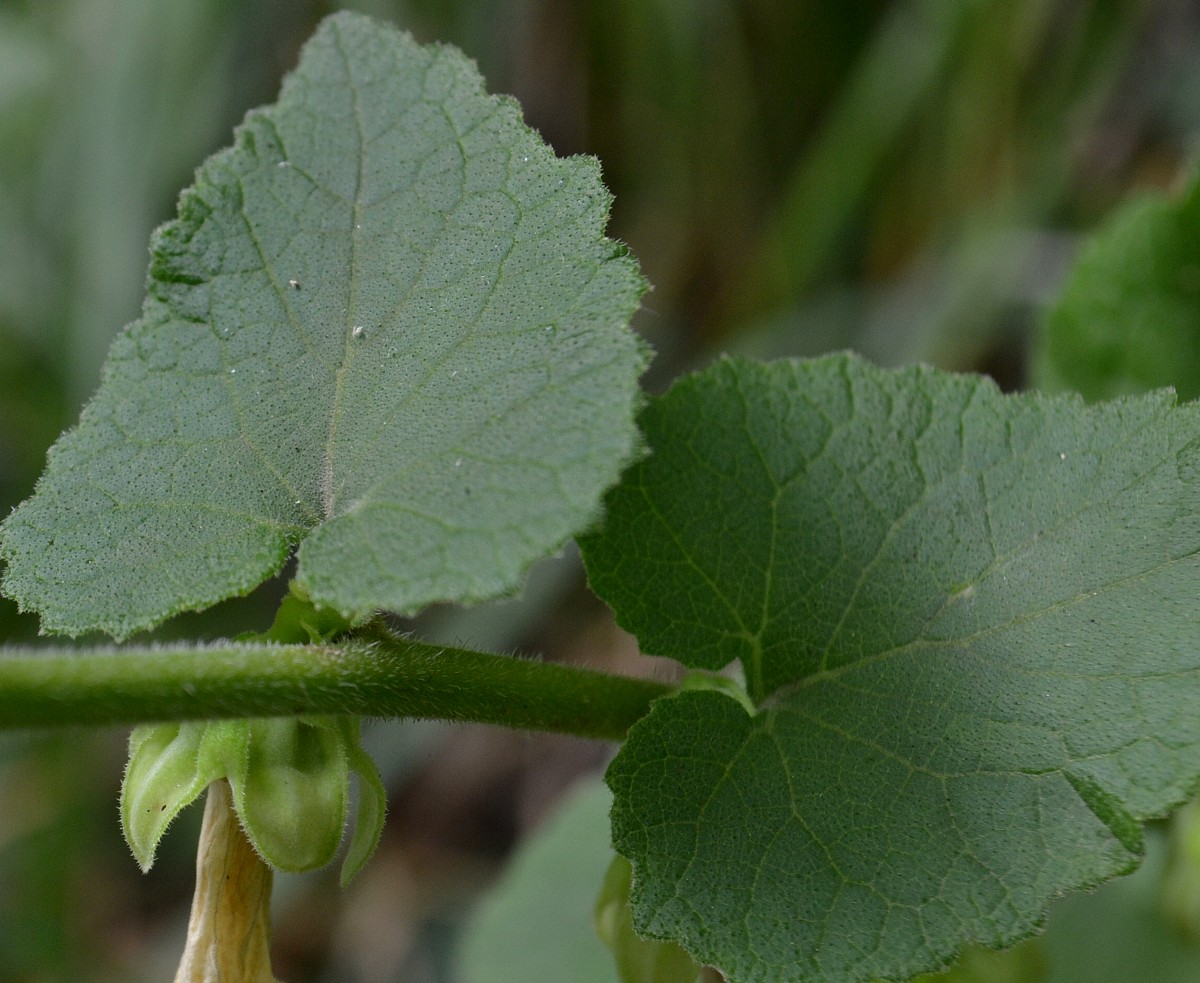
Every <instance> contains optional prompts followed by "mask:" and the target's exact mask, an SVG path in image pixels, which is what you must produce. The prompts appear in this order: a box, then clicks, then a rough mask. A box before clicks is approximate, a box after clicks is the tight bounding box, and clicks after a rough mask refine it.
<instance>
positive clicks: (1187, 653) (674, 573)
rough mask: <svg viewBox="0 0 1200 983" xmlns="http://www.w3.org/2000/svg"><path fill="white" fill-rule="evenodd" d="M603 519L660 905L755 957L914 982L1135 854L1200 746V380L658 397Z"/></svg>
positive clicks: (897, 376) (730, 956)
mask: <svg viewBox="0 0 1200 983" xmlns="http://www.w3.org/2000/svg"><path fill="white" fill-rule="evenodd" d="M643 425H644V428H645V432H646V437H647V440H648V442H649V444H650V446H651V450H652V453H651V454H650V456H649V457H647V458H646V459H645V460H643V461H642V462H639V463H638V464H637V465H636V466H635V467H633V468H632V469H631V470H630V471H629V472H628V473H627V475H626V478H625V479H624V480H623V482H622V483H621V485H619V486H618V487H617V488H616V489H614V490H613V491H612V492H611V493H610V495H609V497H608V517H607V520H606V523H605V526H604V527H603V529H601V530H600V531H599V532H597V533H595V534H594V535H592V536H590V537H587V538H585V540H584V541H583V544H582V545H583V548H584V555H585V558H586V560H587V563H588V569H589V574H590V577H591V580H592V584H593V586H594V587H595V588H596V589H597V590H598V591H599V592H600V593H601V595H602V596H604V597H605V598H606V599H607V600H608V601H609V603H610V604H612V606H613V607H614V609H615V610H616V612H617V616H618V619H619V620H620V621H621V623H622V624H623V625H625V627H627V628H628V629H629V630H631V631H632V632H634V633H635V634H636V635H637V636H638V638H639V640H640V642H641V644H642V647H643V648H644V649H645V650H646V651H648V652H652V653H654V654H659V655H667V656H672V657H674V658H676V659H679V660H681V661H683V662H684V663H686V664H688V665H691V666H695V667H701V668H709V669H717V668H720V667H722V666H724V665H725V664H726V663H727V662H729V661H730V660H733V659H738V660H740V661H741V663H742V665H743V667H744V669H745V673H746V678H747V681H748V687H749V689H750V692H751V693H752V695H754V697H755V701H756V703H757V704H758V710H757V712H756V713H754V714H753V715H751V714H748V713H747V712H746V709H745V708H744V707H743V706H741V705H740V704H739V703H738V702H737V701H736V700H733V699H730V698H729V697H728V696H726V695H724V694H722V693H720V692H716V691H703V690H688V691H685V692H683V693H681V694H680V695H679V696H676V697H674V698H671V699H667V700H661V701H659V702H658V703H657V704H655V707H654V709H653V710H652V711H651V713H650V714H649V716H648V717H647V718H645V719H644V720H643V721H641V722H640V723H639V724H637V725H636V726H635V727H634V728H633V730H632V731H631V733H630V737H629V740H628V742H627V743H626V745H625V747H624V748H623V749H622V751H621V753H620V755H618V757H617V759H616V760H615V762H614V763H613V765H612V767H611V769H610V772H609V776H608V779H609V782H610V784H611V786H612V788H613V791H614V793H615V797H616V798H615V806H614V812H613V824H614V826H613V829H614V841H615V843H616V846H617V848H618V849H619V850H620V851H621V852H622V853H624V854H625V855H626V856H628V857H629V858H630V859H631V860H632V862H633V864H634V871H635V878H634V897H633V903H634V906H635V911H636V917H637V924H638V927H639V928H640V929H641V930H642V931H643V932H645V933H647V934H649V935H651V936H656V937H662V936H666V937H672V938H676V939H678V940H680V941H681V942H682V944H683V945H684V946H685V948H687V949H689V951H691V952H692V954H693V955H694V956H695V957H696V958H697V959H698V960H699V961H701V962H705V963H709V964H713V965H716V966H717V967H719V968H720V969H722V970H723V971H724V972H726V974H727V975H728V976H729V978H730V979H731V980H732V981H734V983H746V981H752V980H753V981H763V980H769V981H783V980H788V981H795V980H813V981H817V980H828V979H837V980H845V981H853V980H870V979H873V978H876V977H882V978H886V979H907V978H909V977H911V976H913V975H915V974H917V973H920V972H927V971H931V970H935V969H937V968H939V967H941V966H944V965H945V963H946V962H947V961H948V959H949V958H950V957H951V956H953V954H954V953H955V951H957V950H958V949H959V948H960V947H961V946H962V945H963V944H964V943H966V942H969V941H979V942H983V943H986V944H991V945H999V944H1005V943H1008V942H1011V941H1013V940H1014V939H1016V938H1019V937H1021V936H1022V935H1026V934H1028V933H1029V932H1031V931H1032V930H1033V929H1034V928H1035V927H1036V925H1037V924H1038V922H1039V921H1040V919H1041V917H1042V913H1043V912H1044V910H1045V905H1046V903H1047V902H1048V900H1049V899H1051V898H1053V897H1054V896H1055V895H1057V894H1060V893H1062V892H1063V891H1066V890H1069V889H1072V888H1076V887H1079V886H1081V885H1086V884H1094V883H1096V882H1098V881H1100V880H1102V879H1104V878H1106V877H1109V876H1112V875H1113V874H1116V873H1119V872H1121V871H1125V870H1128V869H1129V868H1130V867H1131V866H1132V865H1134V864H1135V863H1136V859H1137V856H1138V853H1139V851H1140V827H1139V825H1138V821H1139V820H1141V819H1144V818H1146V817H1148V816H1151V815H1155V814H1158V813H1161V812H1162V811H1163V810H1165V809H1166V808H1168V807H1170V806H1171V805H1173V804H1175V803H1178V802H1179V801H1181V800H1182V799H1183V798H1184V797H1185V796H1186V794H1187V792H1188V790H1189V789H1190V788H1191V787H1193V785H1194V783H1195V780H1196V777H1197V774H1198V773H1200V715H1198V714H1197V713H1196V712H1195V707H1196V706H1197V705H1198V701H1200V619H1197V618H1196V617H1195V597H1196V593H1197V590H1196V589H1197V586H1200V561H1198V559H1197V551H1198V550H1200V482H1197V474H1198V469H1197V465H1198V464H1200V409H1198V408H1197V407H1195V406H1192V405H1189V406H1182V407H1176V406H1174V400H1173V397H1172V396H1171V394H1169V393H1158V394H1154V395H1151V396H1147V397H1143V398H1140V399H1134V400H1124V401H1120V402H1116V403H1110V404H1105V405H1101V406H1097V407H1093V408H1087V407H1085V406H1084V404H1083V403H1082V401H1081V400H1079V399H1078V398H1077V397H1045V396H1038V395H1026V396H1020V397H1010V396H1004V395H1002V394H1001V393H1000V392H999V391H998V390H997V389H996V387H995V386H994V385H993V384H992V383H990V382H989V381H987V380H984V379H979V378H970V377H965V376H953V375H947V374H943V373H939V372H936V371H933V370H929V369H910V370H905V371H901V372H886V371H883V370H880V369H876V368H874V367H872V366H870V365H867V364H866V363H864V362H862V361H860V360H858V359H856V358H853V357H848V356H835V357H829V358H824V359H819V360H815V361H811V362H783V363H777V364H772V365H766V366H763V365H756V364H752V363H746V362H730V361H726V362H721V363H718V364H717V365H716V366H714V367H713V368H712V369H710V370H708V371H706V372H704V373H701V374H699V375H697V376H694V377H691V378H689V379H686V380H684V381H683V382H681V383H678V384H677V385H676V386H675V387H674V388H673V389H672V390H671V391H670V392H669V393H668V394H667V395H666V396H664V397H662V398H660V399H659V400H657V401H655V403H653V404H652V405H651V406H650V407H648V408H647V410H646V412H645V413H644V414H643Z"/></svg>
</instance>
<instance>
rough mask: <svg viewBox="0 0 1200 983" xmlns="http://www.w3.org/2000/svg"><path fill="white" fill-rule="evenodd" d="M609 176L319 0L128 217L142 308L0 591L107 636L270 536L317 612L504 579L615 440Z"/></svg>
mask: <svg viewBox="0 0 1200 983" xmlns="http://www.w3.org/2000/svg"><path fill="white" fill-rule="evenodd" d="M609 202H610V199H609V195H608V193H607V192H606V191H605V189H604V187H603V186H602V184H601V182H600V177H599V169H598V167H597V165H596V162H595V161H593V160H590V159H582V158H572V159H568V160H560V159H557V158H555V157H554V155H553V154H552V152H551V151H550V150H549V148H547V147H546V146H545V145H544V144H543V143H542V142H541V140H540V139H539V138H538V137H537V135H536V134H534V133H533V132H532V131H531V130H529V129H528V128H527V127H526V126H525V125H524V123H523V122H522V121H521V118H520V113H519V110H518V108H517V106H516V105H515V103H513V102H512V101H511V100H505V99H498V98H494V97H491V96H488V95H486V94H485V93H484V91H483V89H482V82H481V80H480V78H479V76H478V73H477V72H476V70H475V69H474V67H473V66H472V65H471V64H470V63H469V62H468V61H467V60H466V59H465V58H464V57H463V56H462V55H461V54H459V53H458V52H457V51H455V50H453V49H450V48H443V47H420V46H418V45H416V44H415V43H414V42H413V41H412V40H411V39H410V38H408V37H407V36H406V35H402V34H400V33H399V32H397V31H394V30H392V29H390V28H384V27H381V26H379V25H376V24H374V23H372V22H371V21H369V20H367V19H365V18H362V17H358V16H354V15H349V14H343V15H337V16H335V17H332V18H330V19H328V20H327V21H326V22H325V23H324V24H323V26H322V27H321V28H320V30H319V31H318V33H317V34H316V36H315V37H314V39H313V40H312V41H311V42H310V43H309V44H308V45H307V47H306V48H305V51H304V54H303V56H302V58H301V62H300V65H299V67H298V68H297V70H296V71H295V73H294V74H292V75H291V76H290V77H289V78H288V79H287V81H286V82H285V84H284V87H283V91H282V94H281V96H280V99H279V101H278V103H277V104H276V105H274V106H272V107H269V108H266V109H263V110H259V111H255V112H252V113H250V114H249V115H248V116H247V118H246V121H245V123H244V124H243V125H242V126H241V127H240V128H239V130H238V132H237V137H236V141H235V144H234V146H233V147H231V148H230V149H228V150H226V151H224V152H222V153H219V154H217V155H216V156H214V157H212V158H211V159H210V160H209V161H207V162H206V163H205V164H204V165H203V166H202V167H201V168H200V170H199V171H198V173H197V177H196V183H195V185H194V186H193V187H192V188H190V189H189V190H187V191H186V192H184V194H183V195H182V197H181V199H180V203H179V217H178V219H177V220H176V221H174V222H171V223H169V224H167V225H165V226H163V227H162V228H161V229H160V230H159V231H158V232H157V233H156V234H155V236H154V239H153V242H152V250H151V252H152V259H151V264H150V274H149V281H148V296H147V298H146V302H145V306H144V309H143V313H142V317H141V318H140V320H138V321H136V322H134V323H133V324H131V325H130V326H129V327H128V328H127V329H126V330H125V331H124V332H123V333H122V334H121V335H120V336H119V338H118V339H117V341H116V342H115V344H114V346H113V349H112V351H111V353H110V355H109V359H108V362H107V364H106V366H105V370H104V377H103V382H102V385H101V387H100V390H99V392H98V393H97V395H96V396H95V398H94V399H93V400H92V402H91V403H90V404H89V405H88V406H87V408H86V409H85V410H84V413H83V416H82V419H81V421H80V423H79V425H78V427H76V429H74V430H73V431H71V432H70V433H68V434H67V435H66V436H64V437H63V438H62V439H61V440H60V441H59V442H58V444H56V445H55V447H54V448H53V449H52V451H51V453H50V456H49V463H48V467H47V472H46V474H45V475H44V477H43V479H42V481H41V483H40V484H39V485H38V488H37V492H36V494H35V495H34V497H33V498H32V499H31V500H30V501H29V502H28V503H26V504H25V505H23V506H22V507H21V508H19V509H18V510H17V511H16V512H15V513H14V514H13V515H12V516H11V517H10V518H9V519H8V520H7V521H6V522H5V524H4V526H3V529H2V533H3V541H2V553H3V557H4V558H5V559H6V560H7V561H8V570H7V573H6V576H5V580H4V586H5V589H6V591H7V592H8V593H10V594H11V595H12V596H13V597H15V598H16V599H17V600H18V601H19V602H20V603H21V604H22V606H23V607H25V608H27V609H35V610H37V611H39V612H40V613H41V615H42V619H43V625H44V627H45V628H46V629H47V630H52V631H65V632H72V633H77V632H80V631H83V630H88V629H93V628H100V629H104V630H106V631H108V632H110V633H112V634H114V635H117V636H125V635H128V634H129V633H130V632H132V631H135V630H137V629H140V628H144V627H147V626H150V625H153V624H154V623H156V622H158V621H160V620H161V619H163V618H164V617H166V616H168V615H171V614H173V613H175V612H178V611H181V610H185V609H195V608H202V607H205V606H207V605H209V604H211V603H213V602H214V601H216V600H219V599H221V598H224V597H228V596H230V595H233V594H237V593H240V592H245V591H247V590H249V589H251V588H252V587H254V586H255V585H257V584H258V583H260V582H261V581H262V580H264V579H265V578H266V577H268V576H270V575H271V574H273V573H274V572H276V571H277V570H279V569H280V567H281V566H282V565H283V563H284V561H285V560H286V559H287V557H288V555H289V553H290V552H291V551H292V550H293V548H295V547H297V546H299V561H298V562H299V565H298V573H297V579H298V580H299V582H300V583H301V584H302V585H303V586H304V587H305V588H306V589H307V591H308V593H309V595H310V596H311V597H312V598H313V599H314V600H315V601H317V602H320V603H322V604H325V605H328V606H331V607H334V608H336V609H338V610H340V611H341V612H343V613H355V612H361V611H364V610H368V609H372V608H377V607H378V608H387V609H391V610H395V611H412V610H414V609H416V608H418V607H420V606H422V605H424V604H426V603H428V602H430V601H433V600H439V599H454V600H468V599H475V598H481V597H484V596H490V595H495V594H497V593H502V592H505V591H507V590H511V589H512V588H514V587H515V586H516V583H517V580H518V577H519V575H520V573H521V572H522V570H523V569H524V568H525V567H526V566H527V565H528V564H529V563H530V562H531V561H532V560H533V559H535V558H537V557H539V556H541V555H544V554H545V553H547V552H550V551H552V550H553V549H555V548H557V547H558V546H559V545H561V544H562V543H563V542H564V541H565V540H566V539H567V538H568V537H569V536H570V535H571V534H572V532H573V531H574V530H575V529H577V528H578V527H579V526H580V525H582V524H584V523H586V522H587V521H588V520H589V519H590V518H591V516H592V514H593V512H594V511H595V508H596V506H597V502H598V500H599V496H600V494H601V492H602V491H603V490H604V488H605V487H607V486H608V485H609V484H611V483H612V482H613V481H615V480H616V478H617V475H618V474H619V471H620V467H621V465H622V464H623V463H624V462H625V460H626V459H627V458H628V457H629V455H630V454H631V451H632V449H633V447H634V444H635V429H634V426H633V422H632V415H633V406H634V401H635V399H636V378H637V375H638V374H639V372H640V370H641V367H642V365H643V361H644V355H643V353H642V352H641V350H640V349H639V346H638V344H637V342H636V341H635V339H634V337H633V336H632V335H631V334H630V333H629V331H628V330H627V328H626V324H627V322H628V319H629V317H630V316H631V314H632V312H633V310H634V308H635V307H636V305H637V301H638V297H639V296H640V294H641V292H642V289H643V282H642V280H641V277H640V275H639V273H638V271H637V268H636V265H635V263H634V261H633V260H632V259H631V258H630V257H629V256H628V255H627V254H626V250H625V249H624V248H623V247H621V246H620V245H618V244H616V243H614V242H612V241H609V240H607V239H605V238H604V235H603V229H604V224H605V221H606V219H607V214H608V207H609Z"/></svg>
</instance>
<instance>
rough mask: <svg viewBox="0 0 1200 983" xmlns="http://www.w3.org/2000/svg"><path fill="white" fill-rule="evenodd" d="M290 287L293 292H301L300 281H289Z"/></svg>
mask: <svg viewBox="0 0 1200 983" xmlns="http://www.w3.org/2000/svg"><path fill="white" fill-rule="evenodd" d="M288 286H289V287H291V288H292V289H293V290H299V289H300V281H299V280H288Z"/></svg>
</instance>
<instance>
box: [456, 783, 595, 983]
mask: <svg viewBox="0 0 1200 983" xmlns="http://www.w3.org/2000/svg"><path fill="white" fill-rule="evenodd" d="M611 802H612V796H611V795H610V794H609V791H608V789H607V788H605V787H604V785H603V783H601V782H600V781H598V780H597V781H587V782H582V783H581V784H580V785H579V786H578V787H577V788H576V789H575V790H574V791H573V792H572V793H571V794H570V796H569V798H568V799H567V800H566V801H565V802H564V803H563V806H562V808H561V809H560V810H559V811H558V812H557V813H556V814H555V815H554V816H553V817H552V818H551V819H548V820H547V821H546V823H545V824H544V825H543V826H541V827H540V828H539V829H537V830H536V831H535V832H534V833H533V834H532V835H531V836H530V837H529V838H528V839H526V841H525V842H524V843H523V845H522V846H521V849H520V850H519V851H518V852H517V853H516V854H515V855H514V856H513V858H512V859H511V860H510V861H509V864H508V868H507V870H506V871H505V873H504V876H503V877H502V878H501V879H500V881H499V882H498V883H497V884H496V886H495V887H494V888H493V889H492V890H491V892H489V894H488V895H487V896H486V897H485V898H484V900H483V903H482V904H481V905H480V906H479V908H478V909H477V910H476V911H475V912H474V913H473V914H472V916H471V918H470V919H469V920H468V922H467V925H466V928H465V931H464V933H463V936H462V945H461V947H460V950H459V953H458V959H457V973H456V978H458V979H461V980H462V981H463V983H542V981H544V980H569V981H570V983H618V980H617V970H616V968H615V966H614V965H613V958H612V955H611V954H610V953H609V952H608V950H606V949H605V947H604V945H603V943H601V941H600V939H599V938H598V937H597V936H596V931H595V928H594V927H593V923H592V902H593V900H594V899H595V896H596V892H597V890H598V889H599V888H600V884H601V882H602V881H603V879H604V872H605V869H606V868H607V867H608V865H609V863H610V861H611V860H612V855H613V854H612V847H611V846H610V845H609V832H608V811H609V806H610V805H611Z"/></svg>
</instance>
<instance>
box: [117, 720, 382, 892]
mask: <svg viewBox="0 0 1200 983" xmlns="http://www.w3.org/2000/svg"><path fill="white" fill-rule="evenodd" d="M351 770H353V771H354V773H355V774H357V775H358V777H359V788H360V796H359V809H358V819H357V823H356V825H355V830H354V834H353V836H352V838H351V842H350V848H349V852H348V853H347V855H346V860H345V862H344V864H343V866H342V883H343V884H346V883H349V881H350V880H351V879H352V878H353V877H354V875H355V874H357V873H358V871H359V870H361V869H362V867H363V865H364V864H365V863H366V862H367V860H369V859H370V857H371V854H372V853H374V852H375V847H376V846H377V845H378V843H379V837H380V834H381V832H382V830H383V821H384V813H385V811H386V808H387V793H386V791H385V790H384V787H383V782H382V781H381V780H380V778H379V771H378V769H376V767H375V764H374V762H373V761H371V758H370V756H369V755H368V754H367V753H366V751H364V750H363V748H362V743H361V738H360V735H359V721H358V718H356V717H310V718H303V719H295V720H294V719H287V718H281V719H266V718H264V719H256V720H217V721H195V722H190V723H182V724H180V723H169V724H150V725H146V726H143V727H138V728H136V729H135V730H134V731H133V733H132V735H131V736H130V740H129V764H128V766H127V767H126V770H125V781H124V783H123V784H122V787H121V826H122V829H123V830H124V833H125V840H126V842H128V844H129V847H130V849H131V850H132V851H133V854H134V857H136V858H137V861H138V864H139V865H140V866H141V868H142V870H143V871H145V870H149V869H150V866H151V865H152V864H153V863H154V854H155V851H156V850H157V848H158V843H159V840H161V839H162V837H163V834H164V833H165V832H166V830H167V827H168V826H169V825H170V824H171V821H172V820H173V819H174V818H175V817H176V816H177V815H178V814H179V813H180V811H181V810H183V809H184V808H185V807H186V806H188V805H190V804H191V803H192V802H194V801H195V800H196V799H197V798H198V797H199V796H200V793H201V792H203V791H204V790H205V789H206V788H207V787H208V786H209V785H210V784H211V783H212V782H215V781H217V780H218V779H221V778H224V779H227V780H228V782H229V784H230V786H231V788H232V790H233V800H234V808H235V809H236V811H237V814H238V819H239V820H240V822H241V824H242V828H243V829H244V830H245V833H246V837H247V838H248V839H249V840H250V842H251V844H252V845H253V846H254V849H255V850H256V851H257V852H258V854H259V856H260V857H262V859H263V860H264V861H266V862H267V863H268V864H270V865H271V866H272V867H274V868H275V869H277V870H286V871H303V870H314V869H316V868H318V867H324V866H325V865H326V864H327V863H329V862H330V861H331V860H332V859H333V857H334V854H335V853H337V849H338V845H339V843H340V842H341V839H342V833H343V831H344V830H345V826H346V816H347V813H348V811H349V809H348V805H349V787H350V772H351Z"/></svg>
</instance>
